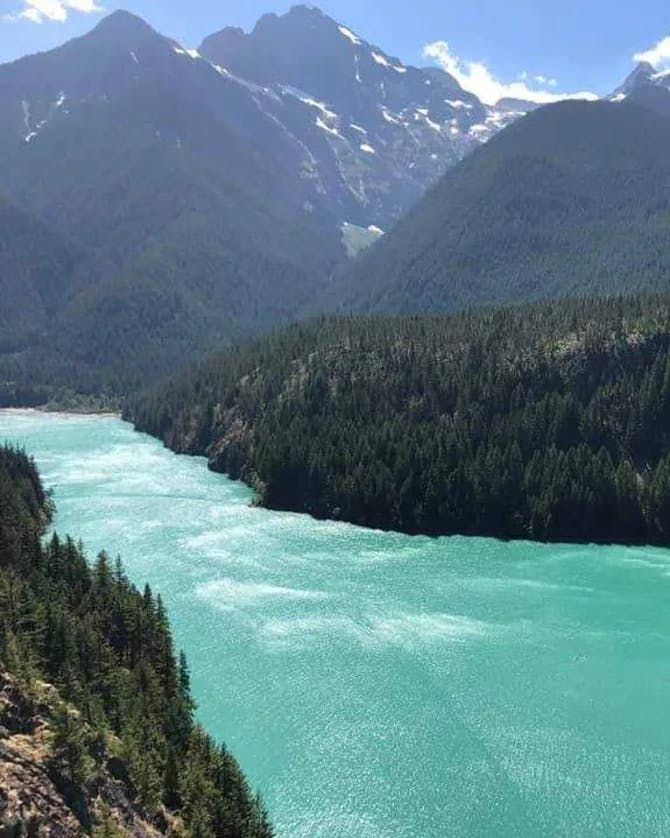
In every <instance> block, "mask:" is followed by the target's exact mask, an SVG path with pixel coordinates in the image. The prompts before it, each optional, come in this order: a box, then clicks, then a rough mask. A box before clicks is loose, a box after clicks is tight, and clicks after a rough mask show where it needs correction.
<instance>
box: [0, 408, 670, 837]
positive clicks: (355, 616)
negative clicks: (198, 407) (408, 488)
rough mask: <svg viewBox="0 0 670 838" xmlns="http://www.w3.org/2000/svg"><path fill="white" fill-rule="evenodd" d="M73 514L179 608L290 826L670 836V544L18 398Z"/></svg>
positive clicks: (326, 833) (207, 694)
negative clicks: (234, 455)
mask: <svg viewBox="0 0 670 838" xmlns="http://www.w3.org/2000/svg"><path fill="white" fill-rule="evenodd" d="M0 439H10V440H12V441H19V442H22V443H23V444H25V445H26V447H27V448H28V449H29V450H30V451H31V452H33V453H34V454H35V456H36V459H37V462H38V465H39V466H40V469H41V471H42V473H43V477H44V479H45V482H46V483H47V485H51V486H53V487H54V489H55V500H56V502H57V504H58V518H57V521H56V526H57V527H58V529H59V530H60V531H61V532H66V531H67V532H71V533H72V534H74V535H75V536H76V537H81V538H82V539H83V541H84V543H85V545H86V546H87V548H88V549H89V551H90V553H91V554H93V553H95V552H97V551H98V550H100V549H103V548H105V549H107V550H108V552H110V553H111V554H112V555H115V554H117V553H120V554H122V556H123V558H124V561H125V563H126V566H127V569H128V572H129V575H130V576H131V578H132V579H133V580H134V581H135V582H136V583H137V584H139V585H143V584H144V583H145V582H146V581H149V582H150V583H151V585H152V587H154V589H156V590H157V591H160V593H161V594H162V596H163V597H164V599H165V602H166V604H167V606H168V609H169V612H170V616H171V619H172V623H173V627H174V634H175V639H176V641H177V643H178V644H179V645H180V646H181V647H183V648H184V649H185V651H186V652H187V654H188V656H189V658H190V661H191V667H192V671H193V687H194V691H195V694H196V698H197V700H198V708H199V709H198V713H199V715H200V718H201V719H202V721H203V722H204V724H205V725H206V726H207V727H208V728H209V729H210V730H211V731H212V732H213V733H214V734H215V735H216V736H218V737H222V738H224V739H225V740H226V742H227V744H228V745H229V747H230V748H231V749H232V750H233V751H234V752H235V754H236V755H237V756H238V757H239V758H240V760H241V762H242V765H243V767H244V768H245V770H246V771H247V772H248V774H249V776H250V778H251V779H252V782H253V783H254V784H255V785H258V786H259V787H260V788H261V789H262V791H263V793H264V796H265V798H266V802H267V803H268V806H269V808H270V810H271V812H272V815H273V819H274V822H275V824H276V826H277V830H278V835H279V836H280V838H445V836H461V835H462V836H490V835H495V836H496V838H506V836H520V835H521V836H536V835H537V836H554V835H555V836H559V835H560V836H573V835H579V836H604V835H607V836H612V838H619V836H621V838H624V836H625V838H628V836H631V835H644V836H645V838H646V836H665V835H668V834H670V795H669V793H668V787H669V785H670V783H669V781H670V725H668V722H667V708H668V706H670V654H669V652H670V617H669V616H668V613H669V611H668V591H669V587H668V585H669V584H670V583H669V582H668V579H669V578H670V577H669V575H668V574H670V553H668V552H667V551H664V550H658V549H653V548H622V547H593V546H584V547H580V546H575V545H569V546H563V545H537V544H531V543H500V542H496V541H492V540H486V539H467V538H452V539H428V538H410V537H406V536H403V535H398V534H392V533H389V534H385V533H380V532H373V531H366V530H361V529H357V528H355V527H352V526H348V525H343V524H337V523H334V522H317V521H313V520H311V519H309V518H307V517H303V516H298V515H288V514H282V513H275V512H268V511H266V510H263V509H258V508H255V507H252V506H251V505H250V501H251V499H252V493H251V492H250V490H249V489H248V488H247V487H245V486H243V485H242V484H240V483H234V482H231V481H229V480H227V479H226V478H224V477H221V476H220V475H215V474H212V473H211V472H209V471H207V469H206V464H205V463H204V461H202V460H200V459H193V458H186V457H177V456H175V455H173V454H171V453H170V452H169V451H166V450H164V449H163V448H162V447H161V446H160V444H159V443H157V442H156V441H155V440H152V439H150V438H148V437H145V436H142V435H139V434H135V433H133V431H132V429H131V428H130V427H129V426H128V425H126V424H124V423H123V422H121V421H120V420H118V419H116V418H113V417H104V418H98V417H66V416H59V415H45V414H40V413H37V412H30V411H18V412H17V411H12V412H4V413H3V412H0Z"/></svg>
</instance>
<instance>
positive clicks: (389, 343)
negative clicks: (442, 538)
mask: <svg viewBox="0 0 670 838" xmlns="http://www.w3.org/2000/svg"><path fill="white" fill-rule="evenodd" d="M127 413H128V416H129V417H130V418H132V419H133V420H134V421H135V423H136V425H137V427H138V428H139V429H141V430H145V431H148V432H150V433H152V434H155V435H156V436H159V437H161V438H162V439H163V440H164V441H165V443H166V444H167V445H168V446H169V447H171V448H173V449H174V450H176V451H179V452H187V453H191V454H206V455H207V456H208V457H209V460H210V466H211V467H212V468H213V469H215V470H218V471H224V472H227V473H229V474H231V475H232V476H234V477H242V478H243V479H244V480H246V481H247V482H248V483H250V484H252V485H253V486H255V487H256V488H257V490H258V494H259V500H260V502H261V503H263V504H264V505H266V506H268V507H270V508H279V509H287V510H295V511H303V512H309V513H311V514H312V515H315V516H317V517H328V518H337V519H342V520H346V521H351V522H353V523H356V524H363V525H366V526H370V527H379V528H390V529H396V530H401V531H404V532H408V533H427V534H432V535H438V534H451V533H462V534H470V535H490V536H500V537H514V538H533V539H539V540H568V541H591V540H593V541H620V542H640V541H647V542H654V543H659V544H667V543H670V455H668V451H670V298H668V297H667V296H648V297H628V298H605V299H584V300H576V301H569V302H561V303H551V304H541V305H537V306H524V307H517V308H509V309H503V310H498V311H486V312H480V313H469V314H463V315H454V316H409V317H386V318H379V317H377V318H365V317H343V318H333V319H328V318H323V319H320V320H316V321H314V322H312V323H310V324H303V325H297V326H294V327H292V328H290V329H288V330H284V331H280V332H278V333H276V334H275V335H273V336H271V337H269V338H267V339H265V340H262V341H260V342H258V343H256V344H254V345H252V346H250V347H245V348H242V349H238V350H236V351H231V352H227V353H225V354H223V355H220V356H218V357H215V358H212V359H210V360H208V361H206V362H203V363H201V364H200V365H199V366H197V367H194V368H192V369H190V370H188V371H187V372H186V373H184V374H183V375H181V376H180V377H178V378H176V379H174V380H172V381H170V382H169V383H168V384H166V385H163V386H160V387H158V388H155V389H154V390H153V391H151V392H148V393H145V394H143V395H141V396H139V397H137V398H136V399H134V400H133V401H132V403H131V404H130V405H129V407H128V411H127Z"/></svg>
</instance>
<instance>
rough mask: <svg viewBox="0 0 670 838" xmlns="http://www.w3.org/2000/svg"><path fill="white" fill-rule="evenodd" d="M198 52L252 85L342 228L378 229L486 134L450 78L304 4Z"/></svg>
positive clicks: (487, 128) (482, 120)
mask: <svg viewBox="0 0 670 838" xmlns="http://www.w3.org/2000/svg"><path fill="white" fill-rule="evenodd" d="M199 54H200V55H202V56H203V57H204V58H207V59H208V60H210V61H211V62H212V63H213V64H215V65H217V66H220V67H222V68H224V69H225V70H226V71H227V72H229V73H230V74H231V75H233V76H235V77H237V78H240V79H245V80H247V81H248V82H252V83H253V84H255V85H257V100H258V104H259V108H261V109H263V110H264V111H266V112H268V113H272V114H273V116H274V117H275V118H276V119H277V120H278V121H279V122H280V123H281V124H282V125H283V126H284V127H285V129H286V131H287V133H288V134H289V135H290V136H292V137H293V138H294V139H295V141H296V142H297V143H299V144H300V145H301V146H302V147H303V148H305V150H306V151H307V152H308V153H309V156H310V159H311V160H312V173H313V176H314V177H316V178H317V179H318V182H319V183H320V184H321V185H322V188H323V189H324V190H325V192H326V193H327V194H328V196H329V199H330V201H331V203H332V204H333V206H336V207H337V208H338V213H339V216H340V219H341V220H342V221H343V222H344V221H347V222H349V223H352V224H357V225H360V226H364V227H367V226H368V225H370V224H372V225H375V226H378V227H381V228H382V229H385V228H386V227H388V226H389V225H390V224H391V223H392V222H393V221H394V220H395V219H396V218H397V217H398V216H399V215H400V214H401V213H402V212H403V210H404V209H406V208H407V207H408V206H409V205H410V204H411V203H412V202H413V201H414V200H415V199H416V198H417V197H419V195H420V194H421V193H422V192H423V191H424V190H425V188H426V187H427V186H428V185H429V184H431V183H432V182H434V181H435V180H436V179H437V177H439V176H440V175H441V174H442V173H443V172H444V171H445V170H446V169H447V168H448V167H449V166H450V165H453V163H455V162H456V161H458V160H460V159H461V158H462V157H463V155H464V154H466V153H467V152H468V151H469V150H470V149H472V148H473V147H475V146H476V145H477V144H478V143H479V142H480V141H481V140H482V138H483V137H484V136H487V135H488V134H490V133H491V132H492V130H493V123H492V122H491V121H490V120H493V119H494V116H493V114H492V112H491V111H490V110H489V109H488V108H487V107H486V106H484V105H482V103H481V102H480V101H479V100H478V99H477V97H476V96H474V95H473V94H471V93H468V92H466V91H464V90H463V89H462V88H461V86H460V85H459V84H458V82H457V81H456V79H454V78H453V77H452V76H450V75H449V74H447V73H445V72H444V71H442V70H438V69H435V68H432V69H427V70H423V69H419V68H416V67H410V66H406V65H404V64H403V63H402V62H401V61H400V60H399V59H397V58H394V57H393V56H390V55H388V54H387V53H386V52H384V50H383V49H381V48H380V47H377V46H374V45H372V44H370V43H368V42H367V41H365V40H364V39H363V38H361V37H360V36H359V35H357V34H355V33H354V32H352V31H351V30H349V29H347V28H346V27H345V26H342V25H341V24H339V23H337V22H336V21H335V20H333V19H332V18H330V17H328V16H327V15H325V14H323V12H321V11H320V10H318V9H315V8H312V7H308V6H295V7H293V8H292V9H291V11H290V12H288V13H287V14H284V15H275V14H269V15H265V16H264V17H262V18H261V19H260V20H259V22H258V23H257V25H256V27H255V28H254V29H253V31H252V32H250V33H249V34H246V33H244V32H243V31H242V30H240V29H232V28H228V29H224V30H222V31H221V32H218V33H216V34H214V35H212V36H210V37H208V38H206V39H205V40H204V41H203V43H202V45H201V46H200V48H199ZM501 118H502V117H501V116H498V115H496V116H495V119H501Z"/></svg>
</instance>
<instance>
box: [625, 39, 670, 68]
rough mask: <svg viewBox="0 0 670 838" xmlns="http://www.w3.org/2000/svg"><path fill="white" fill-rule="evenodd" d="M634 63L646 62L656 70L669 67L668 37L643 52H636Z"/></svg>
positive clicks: (669, 49)
mask: <svg viewBox="0 0 670 838" xmlns="http://www.w3.org/2000/svg"><path fill="white" fill-rule="evenodd" d="M633 60H634V61H637V62H638V63H639V62H640V61H647V62H649V64H651V65H653V66H654V67H655V68H656V69H657V70H665V69H667V68H669V67H670V35H668V36H667V37H666V38H662V39H661V40H660V41H659V42H658V43H657V44H656V46H653V47H651V48H650V49H648V50H645V51H644V52H638V53H637V54H636V55H635V56H634V57H633Z"/></svg>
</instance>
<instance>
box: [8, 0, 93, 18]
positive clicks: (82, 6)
mask: <svg viewBox="0 0 670 838" xmlns="http://www.w3.org/2000/svg"><path fill="white" fill-rule="evenodd" d="M71 11H73V12H82V13H83V14H87V15H88V14H92V13H93V12H101V11H102V6H99V5H98V4H97V3H96V2H95V0H23V8H22V9H19V11H17V12H16V13H14V14H9V15H5V16H4V18H3V20H7V21H17V20H29V21H31V23H43V22H44V21H45V20H54V21H57V22H59V23H63V21H66V20H67V19H68V15H69V13H70V12H71Z"/></svg>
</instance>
